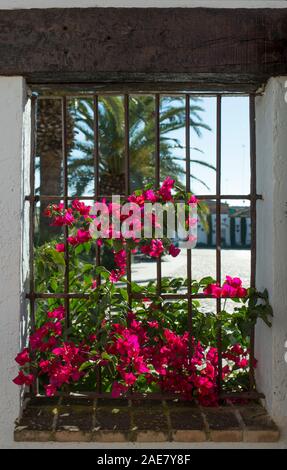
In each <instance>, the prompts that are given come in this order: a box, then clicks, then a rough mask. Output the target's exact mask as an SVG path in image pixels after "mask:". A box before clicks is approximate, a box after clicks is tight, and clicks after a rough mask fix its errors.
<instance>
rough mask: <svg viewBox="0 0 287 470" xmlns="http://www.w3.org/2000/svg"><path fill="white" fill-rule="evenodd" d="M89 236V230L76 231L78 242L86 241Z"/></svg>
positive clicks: (89, 238)
mask: <svg viewBox="0 0 287 470" xmlns="http://www.w3.org/2000/svg"><path fill="white" fill-rule="evenodd" d="M91 238H92V237H91V234H90V232H89V231H86V230H78V232H77V240H78V243H87V242H88V241H89V240H91Z"/></svg>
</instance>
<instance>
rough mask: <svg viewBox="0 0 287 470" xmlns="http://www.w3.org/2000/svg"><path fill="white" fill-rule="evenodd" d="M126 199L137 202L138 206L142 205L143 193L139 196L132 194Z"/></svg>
mask: <svg viewBox="0 0 287 470" xmlns="http://www.w3.org/2000/svg"><path fill="white" fill-rule="evenodd" d="M128 201H129V202H134V203H135V204H138V205H139V206H143V205H144V203H145V200H144V195H143V194H140V195H139V196H136V195H135V194H132V195H131V196H129V197H128Z"/></svg>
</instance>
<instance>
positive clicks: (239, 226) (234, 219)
mask: <svg viewBox="0 0 287 470" xmlns="http://www.w3.org/2000/svg"><path fill="white" fill-rule="evenodd" d="M208 206H209V211H210V213H209V215H208V217H207V225H208V230H206V227H205V226H204V224H203V223H202V222H200V221H199V223H198V228H197V246H198V247H200V246H211V247H212V246H215V245H216V205H215V203H213V202H212V203H208ZM221 244H222V246H223V247H230V248H244V247H246V248H248V247H250V244H251V218H250V209H249V207H246V206H229V205H228V204H226V203H223V204H221Z"/></svg>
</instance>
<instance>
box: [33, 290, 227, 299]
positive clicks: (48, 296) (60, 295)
mask: <svg viewBox="0 0 287 470" xmlns="http://www.w3.org/2000/svg"><path fill="white" fill-rule="evenodd" d="M33 296H34V298H35V299H65V298H69V299H91V298H92V296H91V294H88V293H80V292H69V293H68V294H66V293H65V292H61V293H57V294H51V293H46V292H35V293H33V294H26V299H31V298H32V297H33ZM145 297H146V295H145V294H138V293H133V294H132V298H133V299H139V300H140V299H142V298H145ZM151 297H152V296H151ZM160 297H161V298H162V299H163V300H169V299H170V300H180V299H182V300H184V299H185V300H187V299H188V295H187V293H186V294H172V293H171V294H169V293H161V295H160ZM191 297H192V298H193V299H214V297H213V296H211V295H207V294H203V293H199V294H192V295H191ZM226 298H231V297H226Z"/></svg>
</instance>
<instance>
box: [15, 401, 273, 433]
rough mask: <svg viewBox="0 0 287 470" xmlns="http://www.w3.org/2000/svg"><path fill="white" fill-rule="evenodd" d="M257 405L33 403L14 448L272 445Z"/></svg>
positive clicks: (19, 423)
mask: <svg viewBox="0 0 287 470" xmlns="http://www.w3.org/2000/svg"><path fill="white" fill-rule="evenodd" d="M279 437H280V433H279V430H278V428H277V427H276V425H275V424H274V423H273V421H272V420H271V419H270V418H269V416H268V414H267V413H266V411H265V410H264V408H262V407H261V406H260V405H257V404H254V403H250V404H249V405H244V406H225V407H218V408H202V407H197V406H195V405H191V404H190V403H184V402H182V403H180V402H154V401H151V400H145V401H144V402H131V401H129V402H128V401H127V400H111V399H98V400H95V401H93V400H90V399H87V398H82V397H70V398H57V399H48V398H35V399H32V400H31V401H30V402H29V403H28V404H27V406H26V408H25V410H24V411H23V415H22V417H21V418H20V419H19V420H17V422H16V427H15V432H14V439H15V441H16V442H49V441H56V442H170V441H175V442H205V441H213V442H242V441H244V442H277V441H278V440H279Z"/></svg>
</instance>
